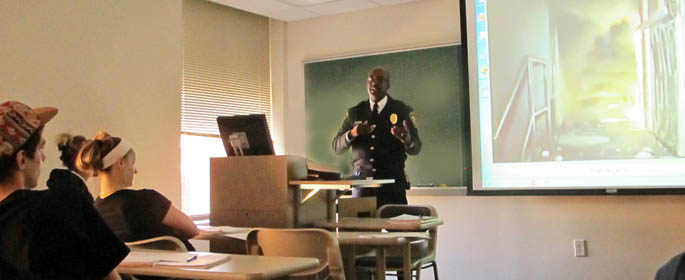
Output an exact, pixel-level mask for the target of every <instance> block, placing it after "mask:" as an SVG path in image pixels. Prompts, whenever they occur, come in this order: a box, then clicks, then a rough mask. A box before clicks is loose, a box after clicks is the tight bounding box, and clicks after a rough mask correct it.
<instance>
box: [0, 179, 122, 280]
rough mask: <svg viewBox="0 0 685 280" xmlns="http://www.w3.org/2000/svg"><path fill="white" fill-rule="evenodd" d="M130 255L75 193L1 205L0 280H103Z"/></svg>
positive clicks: (25, 193) (24, 194)
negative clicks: (102, 279)
mask: <svg viewBox="0 0 685 280" xmlns="http://www.w3.org/2000/svg"><path fill="white" fill-rule="evenodd" d="M128 252H129V249H128V247H126V245H124V244H123V243H122V242H121V241H120V240H119V239H118V238H117V237H116V236H115V235H114V234H113V233H112V231H111V230H110V229H109V227H108V226H107V224H105V222H104V221H103V220H102V219H101V218H100V215H98V213H97V211H96V210H95V209H94V208H93V205H92V204H91V203H90V202H88V201H86V200H85V199H84V198H83V196H81V195H79V194H78V193H76V192H75V191H73V190H71V191H58V192H56V191H52V190H47V191H29V190H18V191H15V192H13V193H12V194H10V195H9V196H8V197H6V198H5V199H4V200H3V201H0V279H101V278H103V277H105V276H106V275H107V274H108V273H109V272H111V271H112V270H113V269H114V268H115V267H116V266H117V265H118V264H119V262H121V261H122V260H123V259H124V257H126V255H127V254H128Z"/></svg>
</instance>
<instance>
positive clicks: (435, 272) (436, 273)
mask: <svg viewBox="0 0 685 280" xmlns="http://www.w3.org/2000/svg"><path fill="white" fill-rule="evenodd" d="M433 277H434V278H435V280H438V264H437V263H436V262H435V261H433Z"/></svg>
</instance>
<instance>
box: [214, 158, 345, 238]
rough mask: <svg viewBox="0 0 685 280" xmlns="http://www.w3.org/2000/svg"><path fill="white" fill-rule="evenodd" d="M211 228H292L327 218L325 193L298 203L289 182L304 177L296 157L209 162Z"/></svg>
mask: <svg viewBox="0 0 685 280" xmlns="http://www.w3.org/2000/svg"><path fill="white" fill-rule="evenodd" d="M210 172H211V177H210V214H209V223H210V225H212V226H224V225H228V226H235V227H271V228H296V227H308V226H312V225H313V223H314V222H315V221H318V220H324V219H326V217H327V214H328V213H327V212H328V206H327V205H328V201H330V197H329V196H331V194H329V192H321V193H317V194H316V195H315V196H314V197H312V198H310V199H308V200H307V201H306V203H302V196H303V191H301V190H300V188H299V186H298V185H290V184H289V181H292V180H301V179H304V178H306V177H307V161H306V159H305V158H303V157H298V156H241V157H225V158H212V159H210Z"/></svg>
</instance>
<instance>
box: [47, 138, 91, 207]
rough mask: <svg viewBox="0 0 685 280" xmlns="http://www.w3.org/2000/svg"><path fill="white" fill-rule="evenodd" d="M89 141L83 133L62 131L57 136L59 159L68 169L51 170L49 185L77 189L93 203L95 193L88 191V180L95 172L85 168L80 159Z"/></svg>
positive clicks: (50, 187) (55, 187)
mask: <svg viewBox="0 0 685 280" xmlns="http://www.w3.org/2000/svg"><path fill="white" fill-rule="evenodd" d="M86 143H88V139H86V137H83V136H81V135H76V136H72V135H70V134H67V133H62V134H60V135H58V136H57V149H59V151H60V153H61V154H60V156H59V159H60V160H62V164H63V165H64V166H65V167H66V168H67V169H60V168H55V169H53V170H52V171H51V172H50V178H49V179H48V182H47V185H48V188H49V189H51V190H75V191H77V192H78V193H80V194H82V195H83V197H84V198H85V199H86V200H87V201H88V202H90V203H91V204H92V203H93V195H91V194H90V192H89V191H88V185H87V184H86V181H88V179H89V178H90V177H91V176H92V175H93V173H92V172H91V171H90V170H88V169H86V168H84V167H83V164H82V163H81V161H80V160H77V159H78V155H79V154H80V152H81V148H83V146H85V144H86Z"/></svg>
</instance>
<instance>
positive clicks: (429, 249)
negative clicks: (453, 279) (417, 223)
mask: <svg viewBox="0 0 685 280" xmlns="http://www.w3.org/2000/svg"><path fill="white" fill-rule="evenodd" d="M402 214H408V215H415V216H432V217H438V211H437V210H435V208H434V207H433V206H429V205H399V204H387V205H383V206H382V207H381V208H379V209H378V211H377V212H376V217H378V218H392V217H396V216H399V215H402ZM428 234H429V239H428V240H418V241H415V242H412V244H411V249H410V252H411V255H412V256H411V260H412V263H411V268H412V271H415V276H416V279H417V280H420V279H421V270H422V269H425V268H429V267H432V268H433V275H434V277H435V280H438V264H437V263H436V262H435V251H436V247H437V243H438V229H437V228H431V229H429V230H428ZM387 255H388V257H386V270H388V271H402V267H403V261H402V255H401V253H400V252H399V251H398V252H388V253H387ZM356 267H357V269H358V270H361V271H369V272H372V271H374V270H375V268H376V258H375V257H374V256H362V257H359V258H357V261H356Z"/></svg>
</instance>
